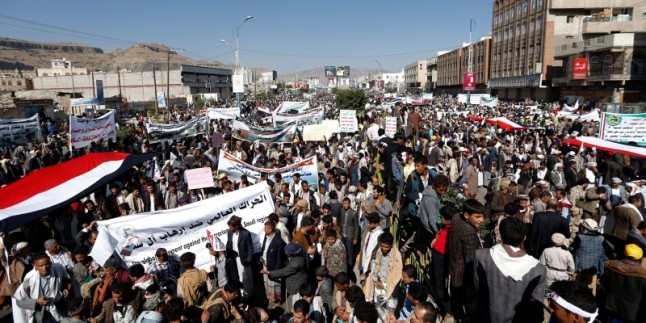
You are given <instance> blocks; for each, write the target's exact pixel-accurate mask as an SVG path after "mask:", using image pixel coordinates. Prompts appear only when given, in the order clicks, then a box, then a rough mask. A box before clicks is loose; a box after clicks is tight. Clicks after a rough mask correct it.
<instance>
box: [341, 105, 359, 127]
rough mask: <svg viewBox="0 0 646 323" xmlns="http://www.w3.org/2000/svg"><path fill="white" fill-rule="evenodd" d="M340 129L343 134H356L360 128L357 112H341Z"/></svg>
mask: <svg viewBox="0 0 646 323" xmlns="http://www.w3.org/2000/svg"><path fill="white" fill-rule="evenodd" d="M339 127H340V130H341V132H355V131H357V128H358V122H357V111H356V110H340V111H339Z"/></svg>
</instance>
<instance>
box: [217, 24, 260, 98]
mask: <svg viewBox="0 0 646 323" xmlns="http://www.w3.org/2000/svg"><path fill="white" fill-rule="evenodd" d="M251 19H253V16H247V17H246V18H245V19H244V21H242V23H241V24H240V25H239V26H238V27H236V28H235V31H236V75H238V73H240V42H239V36H240V28H242V25H244V23H245V22H247V21H248V20H251ZM222 40H224V39H222ZM222 40H220V41H222ZM225 43H226V41H225ZM227 44H228V43H227ZM236 101H237V104H238V107H240V93H239V92H238V93H236Z"/></svg>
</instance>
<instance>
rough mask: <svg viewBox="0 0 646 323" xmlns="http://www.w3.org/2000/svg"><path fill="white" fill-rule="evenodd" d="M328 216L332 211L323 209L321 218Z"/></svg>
mask: <svg viewBox="0 0 646 323" xmlns="http://www.w3.org/2000/svg"><path fill="white" fill-rule="evenodd" d="M326 215H330V210H328V209H327V208H322V209H321V216H322V217H323V216H326Z"/></svg>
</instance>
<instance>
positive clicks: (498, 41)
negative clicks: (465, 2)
mask: <svg viewBox="0 0 646 323" xmlns="http://www.w3.org/2000/svg"><path fill="white" fill-rule="evenodd" d="M562 1H563V2H568V1H569V0H495V1H494V2H493V23H492V44H491V48H492V50H491V57H492V59H491V60H492V63H491V65H492V68H491V80H490V81H489V88H491V89H492V92H494V94H496V95H498V97H500V98H503V99H522V98H526V97H532V98H537V99H546V98H554V97H555V96H558V95H555V94H554V93H553V92H552V91H551V89H550V88H549V86H550V81H549V80H550V77H551V74H550V73H551V69H552V68H553V65H554V56H553V51H554V46H555V45H557V44H558V43H555V42H554V37H553V35H554V32H555V30H558V29H559V26H558V24H557V23H556V21H554V20H552V19H549V17H548V7H549V3H551V2H562Z"/></svg>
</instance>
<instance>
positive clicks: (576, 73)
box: [572, 57, 588, 80]
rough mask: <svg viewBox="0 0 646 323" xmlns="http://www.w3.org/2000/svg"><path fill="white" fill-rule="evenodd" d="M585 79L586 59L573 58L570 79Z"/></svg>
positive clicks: (586, 75)
mask: <svg viewBox="0 0 646 323" xmlns="http://www.w3.org/2000/svg"><path fill="white" fill-rule="evenodd" d="M586 77H588V59H587V58H585V57H578V58H575V59H574V63H573V64H572V79H573V80H585V78H586Z"/></svg>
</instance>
